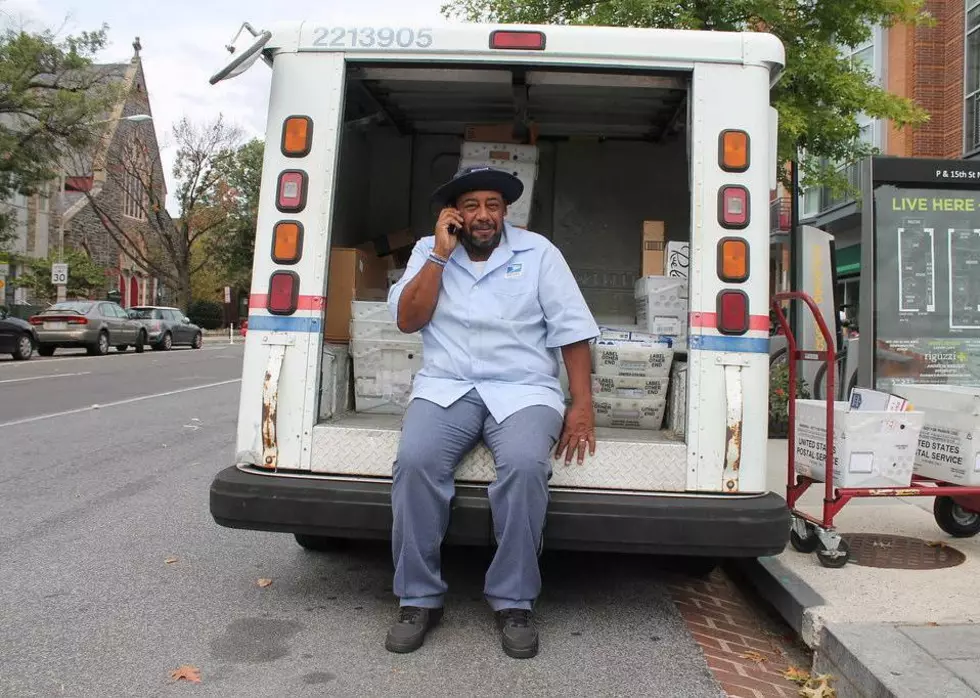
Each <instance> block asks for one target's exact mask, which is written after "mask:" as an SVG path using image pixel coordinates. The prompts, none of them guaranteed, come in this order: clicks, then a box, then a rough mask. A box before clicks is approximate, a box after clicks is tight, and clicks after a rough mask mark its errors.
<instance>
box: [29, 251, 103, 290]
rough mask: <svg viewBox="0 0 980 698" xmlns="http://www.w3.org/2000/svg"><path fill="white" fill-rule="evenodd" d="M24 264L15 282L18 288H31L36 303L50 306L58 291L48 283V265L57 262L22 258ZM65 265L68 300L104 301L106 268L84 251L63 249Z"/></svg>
mask: <svg viewBox="0 0 980 698" xmlns="http://www.w3.org/2000/svg"><path fill="white" fill-rule="evenodd" d="M20 261H21V262H23V263H24V264H26V265H27V269H26V271H25V273H24V274H23V275H21V276H18V277H17V278H16V279H15V280H14V284H15V285H16V286H17V288H27V289H30V292H31V294H32V295H33V297H34V299H35V301H43V302H45V303H53V302H54V301H55V299H56V298H57V295H58V289H57V288H56V287H55V286H54V285H53V284H52V283H51V264H52V262H57V261H58V260H57V259H51V258H45V259H37V258H33V257H30V258H24V259H22V260H20ZM63 261H65V262H67V263H68V288H67V294H68V298H88V297H90V296H91V297H94V298H99V299H101V298H104V297H105V291H106V276H105V269H104V268H103V267H101V266H99V265H98V264H96V263H95V262H94V261H92V258H91V257H89V256H88V255H87V254H85V253H84V252H78V251H76V250H65V257H64V260H63Z"/></svg>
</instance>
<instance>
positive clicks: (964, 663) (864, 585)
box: [742, 441, 980, 698]
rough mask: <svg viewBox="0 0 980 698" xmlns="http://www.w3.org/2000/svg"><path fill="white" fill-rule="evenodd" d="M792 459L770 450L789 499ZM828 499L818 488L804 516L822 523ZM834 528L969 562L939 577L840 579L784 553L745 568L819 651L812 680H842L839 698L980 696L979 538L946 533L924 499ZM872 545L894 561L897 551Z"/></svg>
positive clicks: (926, 572)
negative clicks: (819, 676) (911, 542)
mask: <svg viewBox="0 0 980 698" xmlns="http://www.w3.org/2000/svg"><path fill="white" fill-rule="evenodd" d="M786 454H787V444H786V441H770V443H769V486H770V488H771V489H772V490H774V491H776V492H783V493H784V492H785V485H786ZM822 493H823V490H822V488H821V489H819V490H818V489H817V488H811V489H810V491H808V492H807V494H806V496H805V497H804V499H803V500H802V502H801V508H803V509H804V510H805V511H808V512H809V513H811V514H815V515H819V513H820V505H821V500H822ZM835 524H836V526H837V528H838V530H839V531H840V532H841V533H842V534H855V533H872V534H892V535H898V536H907V537H909V538H913V539H918V540H919V541H924V542H925V543H927V544H932V545H931V546H928V545H927V546H920V547H921V548H923V549H925V550H934V549H936V548H939V547H941V546H940V545H939V544H945V545H947V546H949V547H950V548H952V549H953V550H954V551H959V552H961V553H963V554H964V555H965V557H966V559H965V561H964V562H962V563H961V564H958V565H956V566H951V567H946V568H942V569H885V568H880V567H866V566H859V565H857V564H854V563H850V564H848V565H847V566H846V567H844V568H843V569H838V570H834V569H827V568H825V567H823V566H821V565H820V563H819V562H818V561H817V558H816V556H815V555H813V554H809V555H807V554H802V553H798V552H796V551H795V550H793V548H792V547H791V546H789V545H787V547H786V550H785V551H784V552H783V553H782V554H780V555H777V556H775V557H771V558H762V559H760V560H759V561H758V562H757V563H750V564H746V565H743V566H742V569H743V572H744V573H745V574H746V575H747V576H748V577H749V578H750V579H751V580H752V581H753V582H754V583H755V584H756V586H757V587H758V588H759V590H760V591H761V593H762V594H763V595H764V596H765V597H766V598H768V599H769V600H770V601H771V602H772V603H773V605H774V606H775V607H776V608H777V609H778V610H779V612H780V613H781V614H782V615H783V617H784V618H785V619H786V620H787V622H789V623H790V625H792V626H793V627H794V628H795V629H796V630H797V632H799V633H800V636H801V637H802V639H803V641H804V642H805V643H806V644H807V645H809V646H810V647H811V648H813V649H815V650H816V659H815V670H816V671H823V672H824V673H831V674H833V675H834V676H836V677H838V681H837V682H836V683H835V686H836V687H837V695H838V696H839V698H848V697H850V696H898V697H904V696H908V697H909V698H912V697H913V696H915V697H916V698H922V697H924V696H950V697H959V696H964V697H968V698H977V697H978V696H980V594H978V593H977V584H976V581H977V580H978V579H980V536H978V537H974V538H965V539H964V538H952V537H951V536H948V535H947V534H945V533H943V532H942V530H941V529H940V528H939V527H938V526H937V525H936V522H935V519H934V518H933V515H932V499H931V498H925V497H917V498H888V499H855V500H852V501H851V502H849V503H848V504H847V506H846V507H844V509H843V510H842V511H841V513H840V514H838V515H837V517H836V519H835ZM899 543H901V541H899ZM872 544H873V545H876V546H881V548H882V549H883V550H882V551H881V552H882V554H883V555H885V556H888V555H890V554H891V553H890V552H889V551H888V550H887V548H888V547H889V546H890V545H892V544H893V543H892V542H890V541H887V540H882V541H880V542H879V541H877V540H875V541H873V542H872ZM947 550H948V549H947ZM912 562H915V561H914V560H912Z"/></svg>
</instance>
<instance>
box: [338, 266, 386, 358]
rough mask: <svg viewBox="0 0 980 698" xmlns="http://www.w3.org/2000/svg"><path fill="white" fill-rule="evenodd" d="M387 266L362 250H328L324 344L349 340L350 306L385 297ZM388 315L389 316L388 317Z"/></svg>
mask: <svg viewBox="0 0 980 698" xmlns="http://www.w3.org/2000/svg"><path fill="white" fill-rule="evenodd" d="M387 274H388V269H387V263H386V262H385V261H384V260H383V259H380V258H378V257H372V256H371V255H369V254H366V253H365V252H364V251H362V250H358V249H355V248H347V247H335V248H333V249H332V250H330V271H329V276H328V278H327V314H326V320H325V322H324V328H323V337H324V339H325V340H326V341H327V342H347V341H349V340H350V320H351V303H352V302H353V301H355V300H371V299H376V298H379V296H380V298H384V297H385V296H386V295H387V291H386V289H387V287H388V280H387ZM389 316H390V314H389Z"/></svg>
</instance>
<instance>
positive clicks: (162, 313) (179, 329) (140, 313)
mask: <svg viewBox="0 0 980 698" xmlns="http://www.w3.org/2000/svg"><path fill="white" fill-rule="evenodd" d="M129 314H130V317H133V318H135V319H137V320H140V321H141V322H142V323H143V325H144V326H145V327H146V334H147V337H148V338H149V342H150V346H151V347H152V348H153V349H154V350H155V351H170V349H171V348H172V347H173V346H174V345H178V344H187V345H189V346H191V347H194V348H195V349H200V348H201V346H202V345H203V344H204V333H203V332H202V331H201V328H200V327H198V326H197V325H195V324H194V323H193V322H191V321H190V318H188V317H187V316H186V315H184V314H183V313H182V312H181V311H180V310H178V309H177V308H169V307H165V306H156V305H137V306H133V307H132V308H130V309H129Z"/></svg>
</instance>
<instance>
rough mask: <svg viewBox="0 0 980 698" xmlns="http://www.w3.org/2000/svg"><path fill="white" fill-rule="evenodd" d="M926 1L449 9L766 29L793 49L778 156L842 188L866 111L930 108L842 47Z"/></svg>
mask: <svg viewBox="0 0 980 698" xmlns="http://www.w3.org/2000/svg"><path fill="white" fill-rule="evenodd" d="M923 7H924V1H923V0H820V1H819V2H799V0H711V2H708V1H707V0H686V1H685V0H591V1H590V0H452V1H451V2H449V4H447V5H445V6H444V7H443V12H444V14H446V15H447V16H455V17H459V18H462V19H465V20H469V21H475V22H501V23H522V24H525V23H526V24H589V25H603V26H623V27H656V28H675V29H697V30H715V31H751V30H758V29H761V28H765V30H766V31H769V32H771V33H773V34H775V35H776V36H777V37H779V38H780V39H781V40H782V42H783V45H784V46H785V48H786V64H787V65H786V71H785V73H784V74H783V77H782V79H781V80H780V82H779V83H778V84H777V85H776V87H775V88H774V89H773V91H772V97H771V99H772V104H773V106H775V107H776V108H777V109H778V111H779V157H780V161H781V162H790V161H793V160H796V159H797V152H798V150H799V149H802V153H801V156H800V172H801V177H802V178H803V179H805V180H806V182H807V184H808V185H813V186H818V185H826V186H829V187H831V189H833V190H834V191H835V192H836V193H840V192H841V191H843V190H844V189H845V188H846V182H845V179H844V176H843V175H842V174H840V173H838V171H837V170H838V166H839V165H840V164H844V163H848V162H853V161H854V160H857V159H859V158H862V157H865V156H867V155H870V154H872V152H873V148H872V147H871V146H869V145H867V144H864V143H861V142H859V141H858V136H859V133H860V128H859V125H858V121H857V117H858V116H859V115H860V114H862V113H863V114H865V115H867V116H868V117H871V118H875V119H886V120H890V121H891V122H892V123H893V124H895V125H896V126H898V127H904V126H908V125H918V124H922V123H924V122H925V121H926V120H927V119H928V115H927V114H926V112H925V111H924V110H922V109H921V108H920V107H918V106H917V105H916V104H915V103H914V102H913V101H911V100H909V99H905V98H902V97H899V96H897V95H893V94H891V93H889V92H887V91H886V90H884V89H883V88H882V87H879V86H878V85H876V84H875V82H874V79H873V76H872V75H871V74H870V73H869V72H868V71H867V70H866V69H865V68H864V67H862V66H860V65H857V64H855V63H853V62H851V61H849V60H848V59H847V58H846V57H845V56H844V55H843V54H842V52H841V50H840V48H839V46H847V47H855V46H859V45H860V44H862V43H863V42H865V41H867V40H868V38H870V36H871V32H872V29H871V28H872V27H873V26H875V25H881V26H885V27H888V26H892V25H893V24H896V23H912V24H916V23H929V22H931V17H930V16H929V15H928V14H927V13H925V12H924V11H923ZM786 176H787V175H786V174H785V173H784V178H785V177H786ZM785 183H788V182H785Z"/></svg>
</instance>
